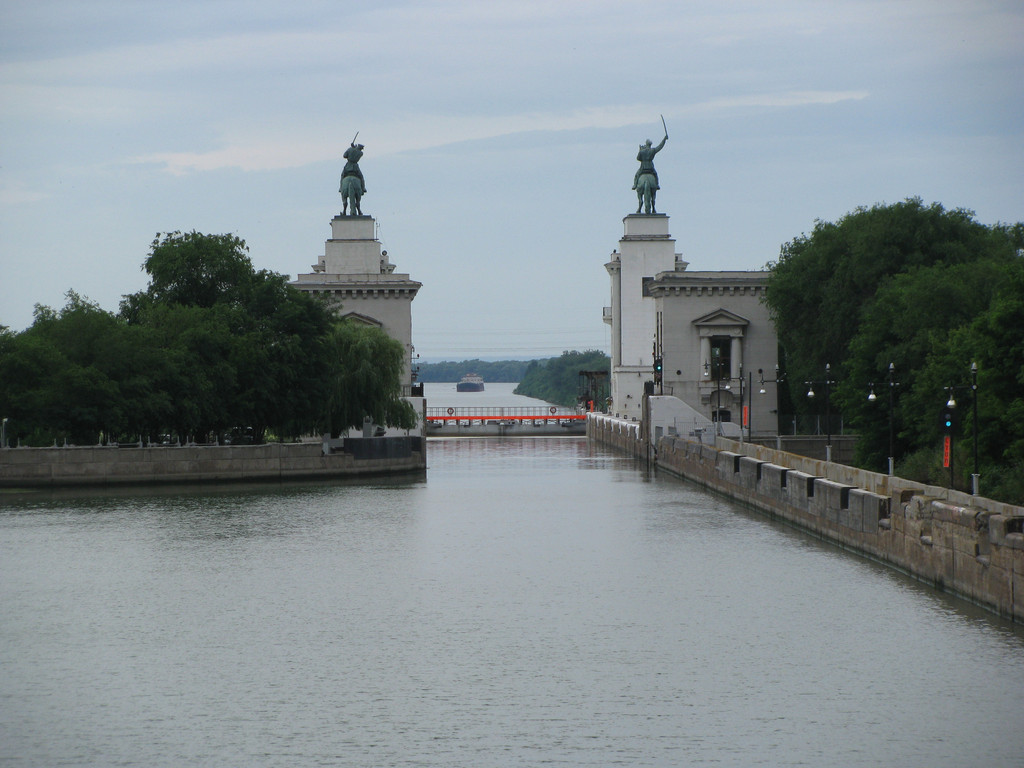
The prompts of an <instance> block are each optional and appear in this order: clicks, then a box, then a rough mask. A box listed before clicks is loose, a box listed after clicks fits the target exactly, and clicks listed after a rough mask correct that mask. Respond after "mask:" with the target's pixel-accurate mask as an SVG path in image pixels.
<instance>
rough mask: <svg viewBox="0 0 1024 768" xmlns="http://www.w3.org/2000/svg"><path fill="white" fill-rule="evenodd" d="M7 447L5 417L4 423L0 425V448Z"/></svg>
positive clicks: (5, 418)
mask: <svg viewBox="0 0 1024 768" xmlns="http://www.w3.org/2000/svg"><path fill="white" fill-rule="evenodd" d="M6 447H7V417H6V416H4V420H3V423H0V448H6Z"/></svg>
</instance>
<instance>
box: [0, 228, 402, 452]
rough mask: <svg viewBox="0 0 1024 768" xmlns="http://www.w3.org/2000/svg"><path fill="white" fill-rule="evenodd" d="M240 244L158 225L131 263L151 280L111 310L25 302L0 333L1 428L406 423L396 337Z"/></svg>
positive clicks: (290, 433)
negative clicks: (27, 306)
mask: <svg viewBox="0 0 1024 768" xmlns="http://www.w3.org/2000/svg"><path fill="white" fill-rule="evenodd" d="M245 251H246V247H245V243H244V242H243V241H242V240H240V239H238V238H236V237H234V236H230V235H201V234H198V233H196V232H192V233H189V234H187V235H182V234H180V233H177V232H176V233H173V234H170V235H166V236H165V237H163V238H162V239H161V238H160V237H159V236H158V238H157V239H156V240H154V241H153V246H152V249H151V252H150V255H149V257H148V258H147V259H146V261H145V263H144V265H143V268H144V269H145V270H146V271H147V272H148V273H149V274H150V276H151V283H150V285H149V286H148V288H147V289H146V290H145V291H142V292H140V293H136V294H133V295H130V296H125V297H124V300H123V301H122V302H121V311H120V313H119V314H118V315H114V314H110V313H108V312H105V311H103V310H102V309H100V308H99V307H98V306H97V305H95V304H93V303H91V302H88V301H85V300H83V299H82V298H80V297H79V296H78V295H77V294H75V293H74V292H70V293H68V302H67V305H66V306H65V307H64V308H63V309H62V310H60V311H55V310H53V309H50V308H48V307H37V308H36V317H35V322H34V323H33V324H32V326H31V327H30V328H28V329H26V330H25V331H24V332H22V333H20V334H13V333H11V332H9V331H7V330H6V329H4V330H3V332H0V409H2V413H3V415H4V416H7V417H8V418H9V423H8V429H7V432H8V434H9V435H10V436H11V438H12V440H13V441H16V440H21V441H22V443H23V444H42V443H44V442H45V444H49V443H52V442H53V440H54V439H57V440H58V442H60V441H63V440H65V439H66V440H68V441H69V442H72V443H78V444H95V443H96V442H97V441H98V440H99V439H100V436H101V435H102V436H104V437H106V438H107V439H118V438H124V439H128V440H132V441H134V440H137V439H138V438H139V436H149V437H150V438H156V437H157V436H159V435H164V434H169V433H170V434H174V435H176V436H178V437H180V438H181V439H182V440H187V439H189V438H190V437H191V438H195V439H199V440H203V439H205V438H206V436H207V435H209V434H211V433H212V434H217V435H220V434H224V433H226V432H229V431H231V430H233V429H236V428H245V429H246V430H251V432H252V434H253V437H254V439H255V440H256V441H258V442H259V441H262V439H263V437H264V435H265V434H266V433H268V432H273V433H274V434H275V435H277V436H279V437H281V438H286V437H294V436H298V435H300V434H310V433H317V432H319V431H320V430H321V429H323V428H325V426H326V424H327V423H328V422H330V423H335V424H338V423H342V422H343V426H348V425H350V426H356V425H361V424H362V419H363V416H364V415H368V416H371V417H372V418H373V419H374V420H375V421H376V422H377V423H380V424H388V425H392V426H403V427H411V426H413V425H414V424H415V414H413V415H412V417H411V419H412V421H411V423H410V414H411V413H412V409H411V407H410V406H408V404H407V403H405V402H404V401H402V400H401V398H400V394H401V393H400V389H401V383H400V375H401V371H402V356H403V351H402V348H401V345H400V344H397V342H393V341H391V340H390V339H389V338H388V337H387V336H386V335H385V334H383V332H382V331H376V330H372V329H357V330H353V329H351V328H349V327H348V326H347V325H346V324H343V323H342V324H339V323H338V321H337V320H336V319H335V318H334V316H333V315H332V314H331V313H330V311H329V310H328V308H327V307H326V306H325V305H324V304H323V303H322V302H321V301H320V300H319V299H317V298H315V297H313V296H311V295H309V294H307V293H303V292H301V291H297V290H295V289H294V288H292V287H291V286H289V285H288V282H287V278H286V277H285V276H283V275H279V274H276V273H273V272H269V271H266V270H261V271H256V270H254V269H253V267H252V264H251V262H250V261H249V258H248V256H246V254H245ZM352 339H355V341H352ZM329 403H330V404H331V407H332V408H333V410H331V409H329V408H328V404H329ZM338 403H342V404H343V406H342V407H340V408H338V407H336V406H337V404H338ZM353 414H357V415H358V418H357V417H356V415H353ZM339 419H340V422H339Z"/></svg>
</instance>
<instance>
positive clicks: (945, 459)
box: [942, 435, 952, 467]
mask: <svg viewBox="0 0 1024 768" xmlns="http://www.w3.org/2000/svg"><path fill="white" fill-rule="evenodd" d="M951 440H952V438H951V437H950V436H949V435H946V436H945V437H944V438H942V466H944V467H948V466H949V448H950V445H949V444H950V442H951Z"/></svg>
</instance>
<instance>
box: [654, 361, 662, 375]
mask: <svg viewBox="0 0 1024 768" xmlns="http://www.w3.org/2000/svg"><path fill="white" fill-rule="evenodd" d="M661 369H662V361H661V357H660V356H659V357H655V358H654V380H655V381H661Z"/></svg>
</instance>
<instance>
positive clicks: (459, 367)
mask: <svg viewBox="0 0 1024 768" xmlns="http://www.w3.org/2000/svg"><path fill="white" fill-rule="evenodd" d="M529 364H530V361H529V360H495V361H485V360H462V361H461V362H454V361H448V360H445V361H443V362H440V363H420V366H419V369H420V373H419V381H426V382H441V381H459V380H460V379H461V378H462V377H463V376H465V375H466V374H467V373H476V374H479V375H480V376H481V377H483V380H484V381H503V382H520V381H522V380H523V374H525V373H526V368H527V366H528V365H529Z"/></svg>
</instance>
